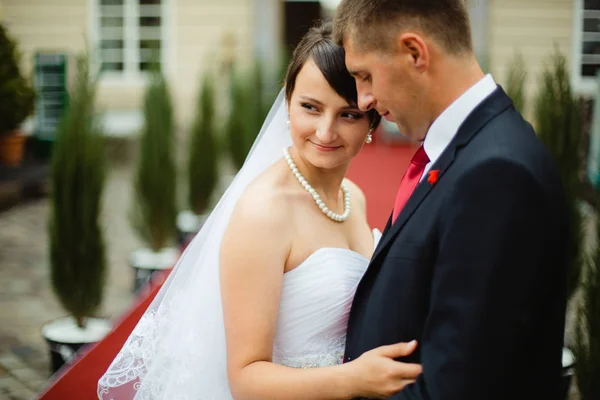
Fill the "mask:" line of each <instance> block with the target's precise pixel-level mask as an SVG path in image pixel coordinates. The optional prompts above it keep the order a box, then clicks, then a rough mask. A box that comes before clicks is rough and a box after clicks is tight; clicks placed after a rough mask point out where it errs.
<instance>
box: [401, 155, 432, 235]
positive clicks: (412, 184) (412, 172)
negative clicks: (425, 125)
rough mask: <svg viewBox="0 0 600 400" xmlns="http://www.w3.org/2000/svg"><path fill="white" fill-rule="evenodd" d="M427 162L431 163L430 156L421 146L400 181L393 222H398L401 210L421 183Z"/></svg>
mask: <svg viewBox="0 0 600 400" xmlns="http://www.w3.org/2000/svg"><path fill="white" fill-rule="evenodd" d="M427 163H429V157H427V153H425V149H424V148H423V146H421V147H419V149H418V150H417V152H416V153H415V155H414V156H413V158H412V160H410V165H409V166H408V169H407V170H406V172H405V173H404V176H403V177H402V181H400V188H399V189H398V194H397V195H396V203H395V204H394V214H393V216H392V224H393V223H394V222H396V218H398V215H399V214H400V211H402V208H403V207H404V205H405V204H406V202H407V201H408V199H409V198H410V195H411V194H412V192H413V191H414V190H415V188H416V187H417V185H418V184H419V181H420V180H421V176H422V175H423V171H425V166H426V165H427Z"/></svg>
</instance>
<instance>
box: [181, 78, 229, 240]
mask: <svg viewBox="0 0 600 400" xmlns="http://www.w3.org/2000/svg"><path fill="white" fill-rule="evenodd" d="M214 103H215V96H214V86H213V78H212V76H211V75H210V74H206V75H205V77H204V81H203V83H202V88H201V90H200V95H199V96H198V101H197V109H196V117H195V120H194V123H193V125H192V129H191V138H190V139H191V140H190V147H189V157H188V168H187V172H188V176H187V178H188V206H189V210H185V211H183V212H181V213H179V215H178V216H177V229H178V231H179V240H180V245H181V246H182V247H185V246H186V245H187V243H188V242H189V240H191V239H192V237H193V236H194V235H195V234H196V233H197V232H198V231H199V230H200V228H201V227H202V224H203V223H204V221H205V220H206V214H204V213H205V212H206V210H207V209H208V208H209V205H210V200H211V196H212V194H213V192H214V190H215V187H216V186H217V182H218V178H219V177H218V150H217V145H216V140H215V135H214V131H215V123H214V119H215V118H214V117H215V107H214Z"/></svg>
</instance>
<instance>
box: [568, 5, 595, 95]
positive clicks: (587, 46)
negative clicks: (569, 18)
mask: <svg viewBox="0 0 600 400" xmlns="http://www.w3.org/2000/svg"><path fill="white" fill-rule="evenodd" d="M574 18H575V21H574V24H573V25H574V29H575V32H574V35H573V38H574V43H573V50H574V57H573V64H574V65H573V68H572V71H573V80H574V85H575V88H576V89H578V90H579V91H581V92H584V93H588V94H592V93H594V92H595V90H596V78H595V77H596V72H597V71H598V70H600V0H576V1H575V13H574Z"/></svg>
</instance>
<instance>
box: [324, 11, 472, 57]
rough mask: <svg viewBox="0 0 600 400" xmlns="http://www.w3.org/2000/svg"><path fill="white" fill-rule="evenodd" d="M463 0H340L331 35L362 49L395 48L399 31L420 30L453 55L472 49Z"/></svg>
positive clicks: (338, 40)
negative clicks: (350, 40) (349, 40)
mask: <svg viewBox="0 0 600 400" xmlns="http://www.w3.org/2000/svg"><path fill="white" fill-rule="evenodd" d="M465 2H466V0H342V2H341V3H340V5H339V6H338V8H337V11H336V15H335V19H334V27H333V38H334V40H335V42H336V43H338V44H339V45H342V42H343V41H344V39H346V38H352V42H353V44H354V45H355V46H357V48H359V49H361V50H384V51H389V50H390V49H393V48H395V39H396V37H397V35H398V33H400V32H402V31H406V30H410V29H415V30H418V31H421V32H422V33H424V34H426V35H428V36H430V37H431V38H432V39H434V40H435V41H436V42H437V43H438V44H440V45H441V46H442V47H443V48H444V49H445V50H446V51H447V52H449V53H451V54H455V55H459V54H466V53H472V51H473V44H472V39H471V27H470V22H469V12H468V10H467V7H466V4H465Z"/></svg>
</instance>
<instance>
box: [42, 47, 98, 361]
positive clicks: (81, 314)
mask: <svg viewBox="0 0 600 400" xmlns="http://www.w3.org/2000/svg"><path fill="white" fill-rule="evenodd" d="M89 76H90V70H89V65H88V59H87V57H86V56H85V55H80V56H78V57H77V76H76V81H75V85H74V87H73V89H72V91H71V93H70V104H69V107H68V108H67V110H66V112H65V114H64V116H63V118H62V120H61V123H60V124H59V127H58V130H57V139H56V143H55V149H54V151H53V154H52V160H51V163H52V164H51V177H50V179H51V197H50V203H51V212H50V219H49V225H48V228H49V237H50V269H51V273H50V275H51V280H52V288H53V289H54V292H55V293H56V296H57V297H58V299H59V301H60V303H61V304H62V306H63V307H64V308H65V309H66V310H67V311H68V312H69V314H70V316H68V317H65V318H59V319H56V320H53V321H50V322H48V323H47V324H45V325H44V326H43V328H42V334H43V336H44V337H45V339H46V341H47V342H48V344H49V346H50V353H51V360H52V370H53V371H56V370H58V369H59V368H60V367H61V366H62V365H63V363H65V362H68V361H70V359H71V357H72V356H73V354H74V353H75V352H76V351H77V350H78V349H79V348H81V347H82V346H84V345H87V344H90V343H95V342H97V341H99V340H100V339H101V338H102V337H104V335H105V334H106V333H107V332H108V331H109V330H110V323H109V322H108V320H106V319H103V318H94V315H95V314H96V312H97V311H98V309H99V307H100V305H101V303H102V298H103V293H104V282H105V275H106V270H105V262H106V260H105V245H104V238H103V234H102V229H101V227H100V222H99V217H100V213H101V207H102V193H103V190H104V181H105V173H106V164H105V154H104V146H103V138H102V135H101V132H100V130H99V128H98V126H97V125H96V124H95V122H94V115H93V112H94V92H95V82H92V81H91V80H90V78H89Z"/></svg>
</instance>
